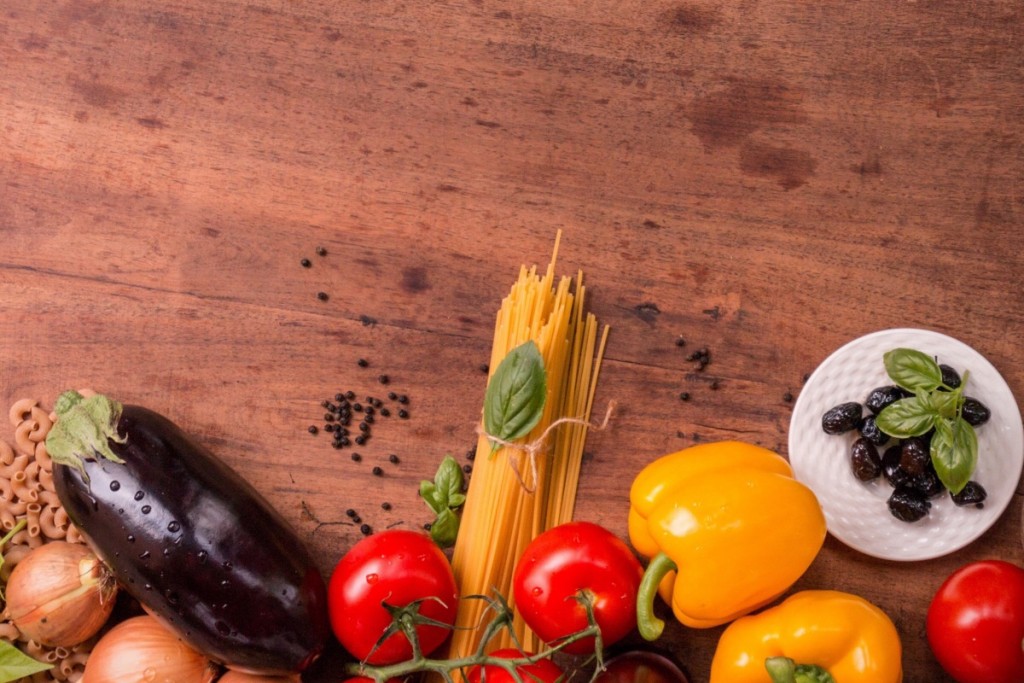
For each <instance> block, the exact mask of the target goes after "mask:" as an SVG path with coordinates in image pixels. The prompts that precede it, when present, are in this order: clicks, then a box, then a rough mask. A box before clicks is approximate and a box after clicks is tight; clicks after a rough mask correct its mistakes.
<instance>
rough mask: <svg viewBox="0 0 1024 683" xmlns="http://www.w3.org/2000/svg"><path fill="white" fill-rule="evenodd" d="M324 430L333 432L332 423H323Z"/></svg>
mask: <svg viewBox="0 0 1024 683" xmlns="http://www.w3.org/2000/svg"><path fill="white" fill-rule="evenodd" d="M324 431H325V432H333V431H334V425H332V424H326V425H324Z"/></svg>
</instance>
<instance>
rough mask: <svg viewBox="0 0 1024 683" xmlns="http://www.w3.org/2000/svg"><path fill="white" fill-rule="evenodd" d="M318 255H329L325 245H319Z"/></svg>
mask: <svg viewBox="0 0 1024 683" xmlns="http://www.w3.org/2000/svg"><path fill="white" fill-rule="evenodd" d="M316 255H317V256H327V250H326V249H324V248H323V247H317V248H316Z"/></svg>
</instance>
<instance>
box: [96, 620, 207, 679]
mask: <svg viewBox="0 0 1024 683" xmlns="http://www.w3.org/2000/svg"><path fill="white" fill-rule="evenodd" d="M216 673H217V669H216V667H215V666H214V664H213V663H212V662H210V661H209V660H208V659H207V658H206V657H205V656H203V655H202V654H200V653H199V652H196V651H195V650H193V649H192V648H191V647H189V646H188V645H186V644H185V643H184V642H182V641H181V639H180V638H178V637H177V636H176V635H174V634H173V633H171V632H170V631H169V630H167V628H166V627H165V626H164V625H163V624H161V623H160V622H159V621H157V620H156V619H154V618H153V617H151V616H148V615H143V616H139V617H132V618H131V619H125V620H124V621H122V622H121V623H120V624H118V625H117V626H115V627H114V628H112V629H110V631H108V632H107V633H106V634H105V635H104V636H103V637H102V638H100V639H99V641H98V642H97V643H96V646H95V647H94V648H93V650H92V652H91V653H90V654H89V659H88V660H87V661H86V663H85V673H84V674H83V676H82V679H81V681H80V682H79V683H210V682H211V681H212V680H213V679H214V676H216Z"/></svg>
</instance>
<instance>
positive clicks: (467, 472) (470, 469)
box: [462, 463, 473, 474]
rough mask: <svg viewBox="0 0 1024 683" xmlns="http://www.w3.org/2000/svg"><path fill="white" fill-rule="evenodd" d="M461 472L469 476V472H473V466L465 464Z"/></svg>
mask: <svg viewBox="0 0 1024 683" xmlns="http://www.w3.org/2000/svg"><path fill="white" fill-rule="evenodd" d="M462 471H463V472H465V473H466V474H469V473H470V472H472V471H473V466H472V465H470V464H469V463H466V464H465V465H463V466H462Z"/></svg>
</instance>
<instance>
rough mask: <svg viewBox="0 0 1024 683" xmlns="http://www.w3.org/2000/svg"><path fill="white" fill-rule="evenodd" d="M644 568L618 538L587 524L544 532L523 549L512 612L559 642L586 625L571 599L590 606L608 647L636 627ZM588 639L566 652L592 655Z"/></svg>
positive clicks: (547, 638)
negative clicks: (589, 602) (582, 597)
mask: <svg viewBox="0 0 1024 683" xmlns="http://www.w3.org/2000/svg"><path fill="white" fill-rule="evenodd" d="M643 573H644V572H643V567H641V566H640V562H639V561H638V560H637V559H636V557H635V556H634V555H633V552H632V551H631V550H630V549H629V546H627V545H626V544H625V543H624V542H623V541H622V540H621V539H619V537H617V536H615V535H614V534H613V533H611V532H610V531H608V530H607V529H605V528H603V527H600V526H598V525H597V524H592V523H590V522H569V523H567V524H562V525H559V526H556V527H555V528H553V529H549V530H548V531H545V532H544V533H542V534H541V535H540V536H538V537H537V538H535V539H534V540H533V541H532V542H531V543H530V545H528V546H527V547H526V550H525V551H524V552H523V555H522V557H520V558H519V563H518V564H517V565H516V570H515V574H514V576H513V578H512V587H513V594H514V599H515V608H516V610H517V611H518V612H519V614H520V615H521V616H522V617H523V620H524V621H526V624H527V625H528V626H529V627H530V628H531V629H532V630H533V631H534V633H536V634H537V635H538V636H540V638H541V640H543V641H544V642H546V643H552V644H554V643H557V642H559V641H560V640H562V639H564V638H565V637H566V636H570V635H572V634H574V633H578V632H580V631H582V630H583V629H585V628H587V626H588V625H589V624H588V623H587V612H586V609H585V608H584V606H583V605H582V604H581V603H580V602H579V601H578V600H576V599H575V598H576V597H577V596H578V595H579V594H580V593H581V592H583V593H586V594H587V595H588V596H589V597H590V599H591V600H592V602H593V608H594V617H595V619H596V621H597V625H598V627H599V628H600V629H601V639H602V640H603V641H604V645H605V646H608V645H611V644H612V643H614V642H616V641H618V640H620V639H622V638H623V637H624V636H625V635H627V634H628V633H629V632H630V631H632V630H633V629H634V628H635V627H636V594H637V590H638V589H639V588H640V579H641V578H642V577H643ZM593 649H594V642H593V639H592V638H585V639H582V640H577V641H575V642H573V643H571V644H569V645H567V646H566V647H565V650H564V651H565V652H568V653H571V654H584V653H587V652H592V651H593Z"/></svg>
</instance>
